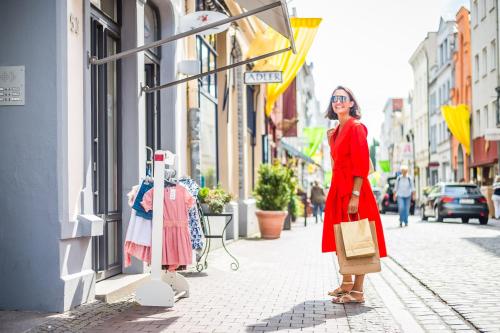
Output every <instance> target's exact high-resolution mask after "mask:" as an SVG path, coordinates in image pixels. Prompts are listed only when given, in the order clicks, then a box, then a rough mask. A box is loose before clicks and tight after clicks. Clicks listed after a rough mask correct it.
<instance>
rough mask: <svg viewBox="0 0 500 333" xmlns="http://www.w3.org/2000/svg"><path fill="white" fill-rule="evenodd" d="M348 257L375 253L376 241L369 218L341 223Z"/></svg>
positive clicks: (367, 255)
mask: <svg viewBox="0 0 500 333" xmlns="http://www.w3.org/2000/svg"><path fill="white" fill-rule="evenodd" d="M340 228H341V229H342V240H343V241H344V248H345V256H346V258H347V259H353V258H362V257H371V256H373V255H375V243H374V242H373V236H372V232H371V229H370V223H369V222H368V219H362V220H359V221H353V222H342V223H340Z"/></svg>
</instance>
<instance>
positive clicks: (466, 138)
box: [441, 104, 470, 155]
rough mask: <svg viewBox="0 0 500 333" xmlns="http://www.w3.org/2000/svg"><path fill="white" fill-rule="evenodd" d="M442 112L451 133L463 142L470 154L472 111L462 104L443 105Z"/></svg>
mask: <svg viewBox="0 0 500 333" xmlns="http://www.w3.org/2000/svg"><path fill="white" fill-rule="evenodd" d="M441 113H442V114H443V117H444V120H445V121H446V124H447V125H448V128H449V129H450V132H451V134H453V136H454V137H455V138H456V139H457V141H458V142H460V143H461V144H462V146H463V147H464V148H465V152H466V153H467V155H470V112H469V107H468V106H467V105H464V104H460V105H456V106H453V105H443V106H442V107H441Z"/></svg>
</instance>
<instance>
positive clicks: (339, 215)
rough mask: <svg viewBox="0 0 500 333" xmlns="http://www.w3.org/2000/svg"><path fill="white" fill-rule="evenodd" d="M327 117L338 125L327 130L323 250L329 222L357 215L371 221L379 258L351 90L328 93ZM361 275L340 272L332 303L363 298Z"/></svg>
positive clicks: (331, 243) (330, 241)
mask: <svg viewBox="0 0 500 333" xmlns="http://www.w3.org/2000/svg"><path fill="white" fill-rule="evenodd" d="M327 118H329V119H338V120H339V125H338V126H337V127H336V128H335V129H333V130H330V131H329V133H328V142H329V144H330V150H331V157H332V183H331V186H330V191H329V193H328V197H327V199H326V203H325V220H324V224H323V243H322V250H323V252H334V251H335V234H334V232H333V225H334V224H338V223H340V222H346V221H349V217H348V214H351V215H350V219H351V220H358V218H357V217H358V214H359V217H360V218H362V219H363V218H368V220H369V221H374V222H375V227H376V230H377V240H378V245H379V252H380V257H385V256H387V252H386V248H385V240H384V231H383V228H382V223H381V221H380V214H379V211H378V207H377V203H376V201H375V196H374V195H373V192H372V189H371V186H370V183H369V181H368V179H367V177H368V172H369V169H370V157H369V150H368V142H367V139H366V136H367V133H368V132H367V129H366V127H365V125H363V124H362V123H361V122H360V121H359V119H360V118H361V115H360V112H359V106H358V103H357V101H356V99H355V98H354V95H353V94H352V92H351V91H350V90H349V89H347V88H345V87H342V86H339V87H337V88H336V89H335V90H334V91H333V94H332V98H331V101H330V105H329V107H328V111H327ZM364 278H365V276H364V275H356V276H355V277H354V280H353V277H352V276H351V275H343V279H342V284H341V285H340V286H339V287H338V288H337V289H335V290H334V291H331V292H329V293H328V294H329V295H330V296H334V298H333V300H332V302H334V303H359V302H363V301H364V297H363V282H364Z"/></svg>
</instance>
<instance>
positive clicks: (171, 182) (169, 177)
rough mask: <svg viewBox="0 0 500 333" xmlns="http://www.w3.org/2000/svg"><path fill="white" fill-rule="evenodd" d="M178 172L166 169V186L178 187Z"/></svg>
mask: <svg viewBox="0 0 500 333" xmlns="http://www.w3.org/2000/svg"><path fill="white" fill-rule="evenodd" d="M176 174H177V172H176V171H175V170H174V169H168V168H166V169H165V186H168V187H171V186H176V185H177V182H178V181H177V178H175V175H176Z"/></svg>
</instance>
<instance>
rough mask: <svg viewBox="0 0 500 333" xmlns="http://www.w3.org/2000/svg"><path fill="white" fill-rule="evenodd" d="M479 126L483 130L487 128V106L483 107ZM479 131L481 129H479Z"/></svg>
mask: <svg viewBox="0 0 500 333" xmlns="http://www.w3.org/2000/svg"><path fill="white" fill-rule="evenodd" d="M481 117H482V119H481V124H482V125H483V127H484V128H486V127H488V120H489V119H488V105H485V106H484V109H483V113H482V114H481ZM479 130H481V128H480V129H479Z"/></svg>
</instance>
